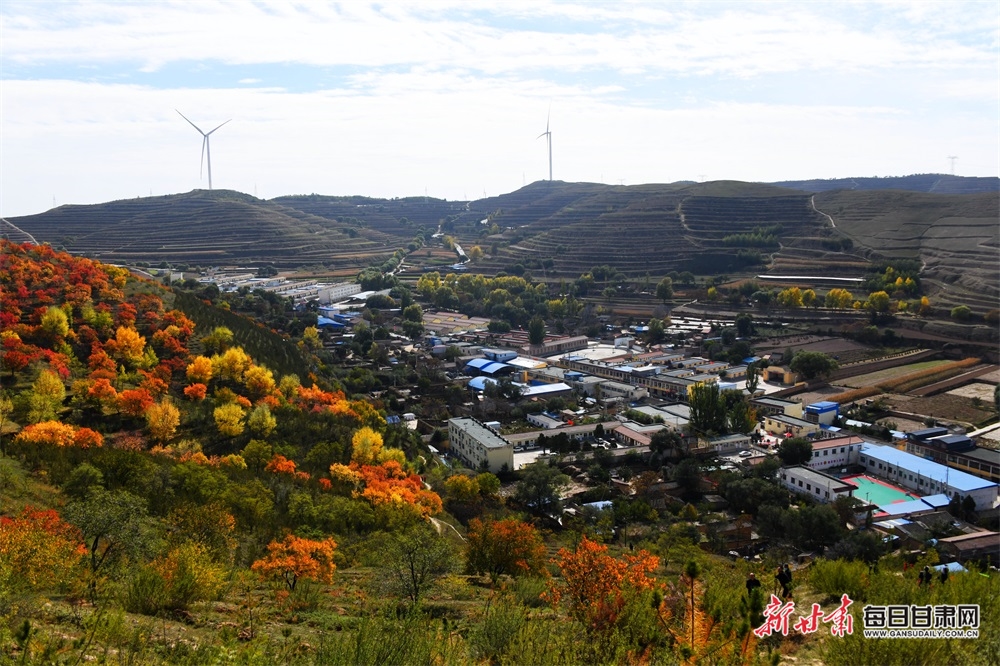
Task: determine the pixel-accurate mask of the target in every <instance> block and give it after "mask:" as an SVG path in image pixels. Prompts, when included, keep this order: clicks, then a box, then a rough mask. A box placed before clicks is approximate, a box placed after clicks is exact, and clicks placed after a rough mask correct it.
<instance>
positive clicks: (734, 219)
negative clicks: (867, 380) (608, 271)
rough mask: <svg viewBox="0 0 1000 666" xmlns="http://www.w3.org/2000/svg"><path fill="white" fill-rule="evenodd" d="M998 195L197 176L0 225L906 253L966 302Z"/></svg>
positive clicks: (834, 258) (648, 259)
mask: <svg viewBox="0 0 1000 666" xmlns="http://www.w3.org/2000/svg"><path fill="white" fill-rule="evenodd" d="M886 180H888V179H886ZM959 180H960V181H962V182H968V181H969V180H975V179H959ZM997 211H998V193H996V192H992V193H985V194H982V193H981V194H969V195H940V194H928V193H918V192H901V191H874V190H871V191H837V192H820V193H817V194H815V195H814V194H811V193H808V192H804V191H801V190H793V189H788V188H780V187H775V186H773V185H766V184H759V183H758V184H754V183H739V182H730V181H718V182H712V183H674V184H668V185H664V184H650V185H637V186H628V187H624V186H612V185H603V184H597V183H562V182H558V181H556V182H548V181H542V182H537V183H532V184H531V185H528V186H526V187H524V188H521V189H519V190H517V191H515V192H511V193H509V194H504V195H501V196H498V197H490V198H486V199H481V200H478V201H471V202H462V201H452V202H449V201H443V200H440V199H431V198H422V197H413V198H408V199H371V198H366V197H331V196H320V195H304V196H287V197H280V198H278V199H274V200H271V201H262V200H259V199H256V198H254V197H251V196H248V195H245V194H239V193H236V192H230V191H222V190H215V191H206V190H196V191H194V192H189V193H187V194H179V195H173V196H166V197H149V198H142V199H131V200H124V201H116V202H111V203H107V204H101V205H94V206H62V207H59V208H56V209H54V210H51V211H48V212H46V213H43V214H39V215H32V216H27V217H20V218H12V219H10V220H9V222H10V223H11V225H14V226H11V225H5V226H4V227H3V228H0V233H5V234H15V233H22V232H23V233H26V234H31V236H33V237H34V238H35V239H37V240H38V241H39V242H48V243H51V244H52V245H54V246H57V247H62V248H65V249H67V250H69V251H72V252H75V253H80V254H87V255H90V256H96V257H100V258H101V259H103V260H106V261H149V262H151V263H152V262H155V263H159V262H161V261H168V262H172V263H175V264H176V263H187V264H194V265H202V266H205V265H219V264H233V263H239V264H245V265H252V264H255V263H257V264H260V263H272V264H274V265H276V266H278V267H279V268H300V267H305V268H306V269H307V270H313V271H315V270H316V269H317V267H320V266H322V267H323V270H324V271H325V272H330V271H333V272H336V274H337V275H345V274H349V273H350V272H351V271H352V270H360V269H361V268H364V267H366V266H369V265H372V264H379V263H382V261H384V260H385V259H386V258H387V257H388V256H389V255H391V254H392V253H393V252H394V251H396V250H397V249H400V248H405V247H406V246H407V244H408V243H409V242H410V241H411V240H412V239H413V237H414V236H415V235H416V234H417V233H418V232H420V231H421V230H424V231H431V230H432V231H437V230H438V229H440V230H441V231H442V232H444V233H446V234H450V235H453V236H455V237H456V238H457V240H458V242H459V243H460V244H461V245H462V246H463V248H465V249H466V250H467V251H468V250H469V248H471V247H472V246H474V245H479V246H480V247H481V248H482V249H483V250H484V251H485V256H484V257H483V258H482V259H481V260H479V261H478V263H476V264H475V266H474V267H473V268H472V270H475V271H477V272H482V273H486V274H495V273H497V272H500V271H508V272H515V273H517V272H519V271H520V272H524V271H527V272H530V273H531V274H532V275H533V276H534V277H536V278H539V279H542V280H551V281H554V280H561V279H576V278H577V277H579V276H580V275H581V274H582V273H585V272H587V271H589V270H590V269H592V268H594V267H595V266H601V265H604V264H607V265H610V266H612V267H614V268H615V269H617V270H618V271H620V272H621V273H623V274H625V275H626V276H629V277H632V278H642V277H644V276H646V275H647V274H648V275H649V276H650V277H652V278H658V277H660V276H662V275H665V274H667V273H669V272H671V271H677V272H684V271H690V272H692V273H695V274H697V275H713V274H720V273H726V274H728V275H730V276H734V277H735V276H741V275H753V274H758V273H768V274H772V275H813V276H837V277H862V276H863V275H864V273H865V271H866V269H867V267H868V266H869V264H870V261H871V260H874V259H880V258H885V257H889V258H891V257H908V258H919V259H920V260H921V261H923V263H924V266H925V272H924V275H923V277H924V281H925V284H926V285H927V286H928V287H929V288H930V289H931V290H932V291H936V292H937V296H936V302H935V304H936V305H941V306H944V305H954V304H959V303H966V304H968V305H970V307H973V308H975V309H976V310H977V311H980V312H981V311H984V310H986V309H989V308H991V307H996V303H997V301H998V297H1000V284H998V282H1000V280H998V275H997V270H996V266H997V259H998V252H1000V241H998V237H997V236H998V230H997V219H998V218H997ZM428 252H429V253H428ZM450 259H451V257H450V256H447V253H445V255H441V256H439V255H437V254H435V253H434V250H433V249H430V248H429V249H428V251H420V252H416V253H413V254H412V255H411V256H410V257H409V258H408V259H407V261H406V263H407V267H408V272H409V273H411V274H416V273H417V272H419V271H420V270H423V269H424V268H432V269H434V270H438V269H439V268H440V266H442V265H444V264H446V263H447V261H449V260H450ZM456 259H457V256H456ZM932 295H933V294H932Z"/></svg>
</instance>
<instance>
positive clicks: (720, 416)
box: [688, 382, 726, 434]
mask: <svg viewBox="0 0 1000 666" xmlns="http://www.w3.org/2000/svg"><path fill="white" fill-rule="evenodd" d="M688 405H689V406H690V408H691V422H690V426H691V429H692V430H694V431H695V432H700V433H705V434H709V433H716V434H717V433H722V432H725V430H726V402H725V399H724V398H723V397H722V395H721V394H720V392H719V385H718V384H716V383H715V382H711V383H701V384H695V385H694V386H692V387H691V390H690V393H689V399H688Z"/></svg>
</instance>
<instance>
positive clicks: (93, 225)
mask: <svg viewBox="0 0 1000 666" xmlns="http://www.w3.org/2000/svg"><path fill="white" fill-rule="evenodd" d="M10 222H11V223H12V224H14V225H16V226H17V227H18V228H19V229H21V230H23V231H24V232H27V233H30V234H31V235H32V236H34V237H35V238H36V239H37V240H38V241H39V242H47V243H50V244H52V245H53V246H56V247H60V248H65V249H67V250H69V251H71V252H73V253H76V254H84V255H87V256H91V257H97V258H100V259H102V260H103V261H151V262H152V261H156V262H159V261H168V262H175V263H194V264H220V263H264V262H266V263H273V264H275V265H277V266H279V267H292V266H301V265H305V264H326V265H329V264H330V263H331V262H333V263H340V264H353V265H357V266H359V267H364V266H367V265H368V264H370V263H371V262H372V261H376V260H380V259H383V258H385V257H388V256H389V255H391V254H392V253H393V252H394V251H395V250H396V248H397V247H399V245H400V243H399V239H398V237H397V236H395V235H393V234H390V233H385V232H382V231H379V230H378V229H370V228H354V227H350V226H349V225H342V224H339V223H337V222H335V221H331V220H329V219H327V218H324V217H320V216H317V215H313V214H311V213H308V212H305V211H302V210H299V209H297V208H293V207H289V206H283V205H280V204H278V203H274V202H267V201H261V200H259V199H256V198H254V197H251V196H249V195H245V194H240V193H237V192H230V191H225V190H214V191H208V190H196V191H194V192H189V193H187V194H179V195H171V196H163V197H149V198H141V199H129V200H122V201H115V202H111V203H106V204H99V205H93V206H60V207H59V208H56V209H53V210H51V211H48V212H46V213H42V214H40V215H31V216H26V217H19V218H12V219H11V220H10ZM411 235H412V234H411Z"/></svg>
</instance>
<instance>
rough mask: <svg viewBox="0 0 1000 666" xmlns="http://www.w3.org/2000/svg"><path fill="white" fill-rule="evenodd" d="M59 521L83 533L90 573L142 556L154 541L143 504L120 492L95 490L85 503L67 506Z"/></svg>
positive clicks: (137, 498) (75, 502)
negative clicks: (123, 560)
mask: <svg viewBox="0 0 1000 666" xmlns="http://www.w3.org/2000/svg"><path fill="white" fill-rule="evenodd" d="M63 517H64V518H65V519H66V520H67V521H68V522H70V523H73V524H74V525H76V526H77V527H78V528H79V529H80V531H81V532H82V533H83V538H84V543H86V544H87V550H88V551H89V555H90V557H89V564H90V571H91V573H95V574H96V573H97V572H98V571H100V570H103V569H104V568H105V567H106V566H107V565H108V564H109V563H110V562H114V561H120V560H121V559H123V558H137V557H142V556H144V555H145V554H147V553H148V552H149V551H150V549H151V547H152V545H153V543H154V540H155V533H154V531H153V525H152V522H151V521H150V520H149V518H148V517H147V515H146V502H145V501H144V500H143V499H142V498H140V497H137V496H135V495H133V494H131V493H128V492H125V491H123V490H116V491H112V492H109V491H107V490H104V489H96V490H94V491H93V492H91V493H89V494H88V495H87V497H86V499H81V500H78V501H74V502H70V503H69V504H67V505H66V508H65V509H64V511H63Z"/></svg>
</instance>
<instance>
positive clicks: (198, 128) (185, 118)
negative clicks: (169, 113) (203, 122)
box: [174, 109, 205, 136]
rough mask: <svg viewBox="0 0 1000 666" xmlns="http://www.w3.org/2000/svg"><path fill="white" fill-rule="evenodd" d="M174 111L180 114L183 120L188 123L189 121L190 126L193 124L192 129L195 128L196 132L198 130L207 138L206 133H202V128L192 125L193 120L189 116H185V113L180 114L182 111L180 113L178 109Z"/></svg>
mask: <svg viewBox="0 0 1000 666" xmlns="http://www.w3.org/2000/svg"><path fill="white" fill-rule="evenodd" d="M174 111H177V113H180V116H181V118H183V119H184V120H187V121H188V123H190V124H191V127H193V128H195V129H196V130H198V133H199V134H201V135H202V136H205V133H204V132H202V131H201V128H200V127H198V126H197V125H195V124H194V123H192V122H191V120H190V119H189V118H188V117H187V116H185V115H184V114H183V113H181V112H180V111H178V110H177V109H174Z"/></svg>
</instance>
